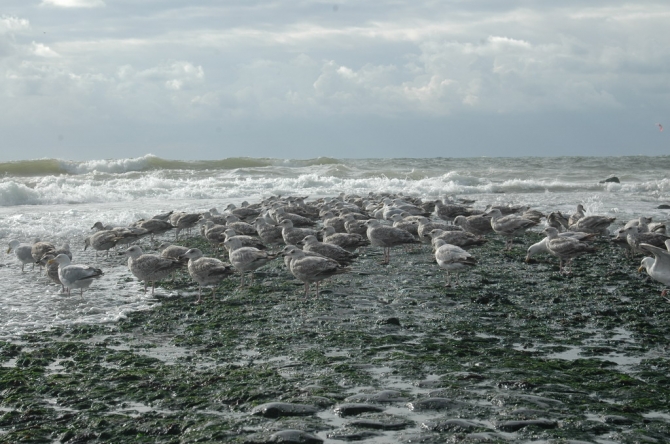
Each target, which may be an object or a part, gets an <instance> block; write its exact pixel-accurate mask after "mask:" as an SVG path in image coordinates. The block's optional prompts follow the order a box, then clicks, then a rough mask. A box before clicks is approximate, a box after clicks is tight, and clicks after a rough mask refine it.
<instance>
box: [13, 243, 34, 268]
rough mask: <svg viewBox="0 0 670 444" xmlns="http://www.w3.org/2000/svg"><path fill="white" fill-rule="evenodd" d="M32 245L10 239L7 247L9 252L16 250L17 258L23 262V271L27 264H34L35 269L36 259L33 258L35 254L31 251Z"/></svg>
mask: <svg viewBox="0 0 670 444" xmlns="http://www.w3.org/2000/svg"><path fill="white" fill-rule="evenodd" d="M32 248H33V247H32V245H29V244H22V243H21V242H19V241H17V240H16V239H12V240H10V241H9V248H7V254H9V253H11V252H12V251H14V254H15V255H16V258H17V259H18V260H19V261H20V262H21V271H22V272H23V271H24V270H23V267H24V266H25V265H26V264H33V269H34V268H35V260H33V255H32V253H31V250H32Z"/></svg>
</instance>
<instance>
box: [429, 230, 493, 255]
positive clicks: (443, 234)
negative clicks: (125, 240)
mask: <svg viewBox="0 0 670 444" xmlns="http://www.w3.org/2000/svg"><path fill="white" fill-rule="evenodd" d="M428 236H429V237H430V238H431V243H432V244H433V248H437V247H436V246H435V244H436V242H437V240H438V239H441V240H443V241H444V242H445V243H447V244H450V245H455V246H457V247H461V248H463V249H465V250H467V249H470V248H472V247H479V246H482V245H484V244H485V243H486V242H488V241H487V240H486V239H484V238H483V237H479V236H475V235H474V234H472V233H470V232H469V231H444V230H441V229H439V228H436V229H434V230H431V232H430V233H428Z"/></svg>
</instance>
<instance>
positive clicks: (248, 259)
mask: <svg viewBox="0 0 670 444" xmlns="http://www.w3.org/2000/svg"><path fill="white" fill-rule="evenodd" d="M236 237H237V236H234V237H230V238H228V239H226V240H225V241H224V242H223V245H224V246H225V247H226V248H227V249H228V258H229V259H230V263H231V264H233V267H235V269H236V270H238V271H239V272H240V274H241V275H242V279H241V282H240V287H244V273H246V272H247V271H250V272H251V283H252V284H253V282H254V270H256V269H258V268H260V267H262V266H263V265H265V264H267V263H268V262H270V261H271V260H273V259H275V258H276V257H277V256H276V255H273V254H269V253H268V252H267V251H262V250H259V249H258V248H254V247H245V246H243V245H242V242H241V241H240V240H239V239H237V238H236Z"/></svg>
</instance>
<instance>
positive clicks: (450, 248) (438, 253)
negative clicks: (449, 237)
mask: <svg viewBox="0 0 670 444" xmlns="http://www.w3.org/2000/svg"><path fill="white" fill-rule="evenodd" d="M435 248H436V250H435V260H436V261H437V264H438V265H439V266H440V268H442V269H444V270H445V271H446V272H447V276H446V280H447V287H451V276H450V275H449V272H450V271H453V272H455V273H456V285H460V277H459V272H460V271H461V270H464V269H466V268H470V267H474V266H475V265H477V261H476V260H475V258H473V257H472V256H471V255H470V253H468V252H467V251H465V250H464V249H462V248H461V247H457V246H456V245H451V244H448V243H446V242H445V241H444V240H442V239H438V240H437V241H435Z"/></svg>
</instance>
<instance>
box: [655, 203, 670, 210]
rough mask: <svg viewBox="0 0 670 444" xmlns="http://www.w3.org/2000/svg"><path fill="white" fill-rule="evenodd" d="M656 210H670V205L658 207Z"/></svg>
mask: <svg viewBox="0 0 670 444" xmlns="http://www.w3.org/2000/svg"><path fill="white" fill-rule="evenodd" d="M656 209H658V210H670V205H668V204H661V205H659V206H657V207H656Z"/></svg>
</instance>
